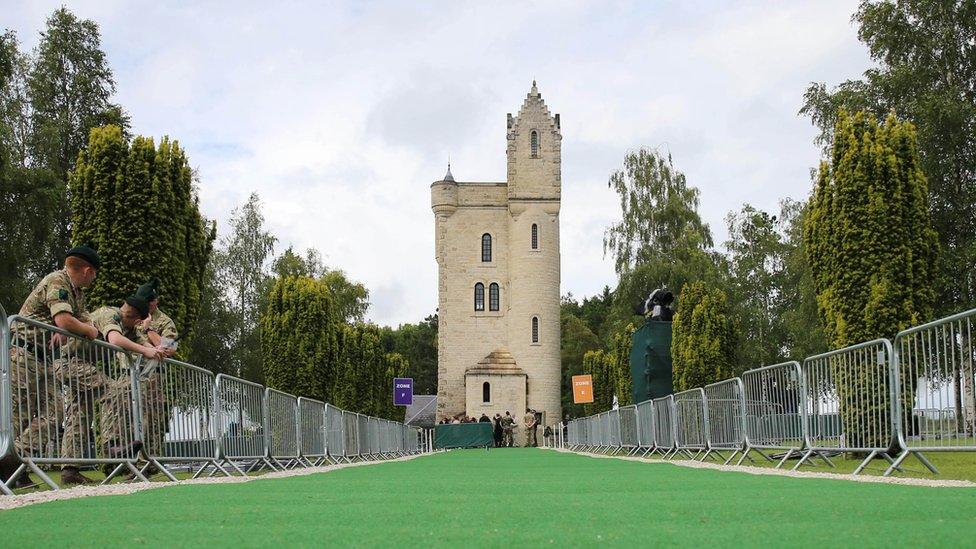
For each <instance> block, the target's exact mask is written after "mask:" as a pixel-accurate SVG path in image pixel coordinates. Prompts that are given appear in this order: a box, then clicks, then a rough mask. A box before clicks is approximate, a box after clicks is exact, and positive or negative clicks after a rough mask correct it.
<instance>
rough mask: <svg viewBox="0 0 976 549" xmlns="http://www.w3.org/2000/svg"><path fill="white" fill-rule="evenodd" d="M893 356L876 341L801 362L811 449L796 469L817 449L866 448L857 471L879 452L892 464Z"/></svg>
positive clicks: (884, 341)
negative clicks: (890, 451)
mask: <svg viewBox="0 0 976 549" xmlns="http://www.w3.org/2000/svg"><path fill="white" fill-rule="evenodd" d="M893 354H894V353H893V352H892V347H891V343H890V342H889V341H888V340H887V339H876V340H873V341H867V342H865V343H859V344H857V345H851V346H850V347H845V348H843V349H838V350H836V351H830V352H829V353H823V354H820V355H816V356H812V357H810V358H808V359H806V360H805V361H803V381H804V388H805V391H804V393H805V394H804V402H803V404H804V405H803V412H804V414H805V417H806V420H805V422H804V425H805V426H806V440H807V442H806V447H807V451H806V453H805V454H804V455H803V457H802V458H801V459H800V461H798V462H797V464H796V466H795V467H794V469H795V468H798V467H799V466H800V465H802V464H803V462H804V461H805V460H806V459H808V458H809V457H810V456H811V455H812V454H813V453H815V452H824V451H831V450H835V451H840V452H867V454H868V455H867V457H865V458H864V460H863V461H862V462H861V464H860V465H858V467H857V468H856V469H855V470H854V474H855V475H856V474H858V473H860V472H861V471H862V470H863V469H864V467H866V466H867V464H868V463H869V462H870V461H871V460H872V459H874V457H875V456H878V455H880V456H881V457H883V458H885V459H887V460H888V461H889V462H890V463H893V462H894V458H892V457H891V456H889V454H888V450H889V448H891V447H892V446H893V444H896V443H897V438H896V436H895V429H894V425H893V424H894V421H895V419H894V414H893V407H892V398H891V391H892V389H893V387H894V380H893V379H892V378H893V375H892V374H893V370H894V368H893V367H892V366H893V363H894V357H893ZM841 403H843V405H842V404H841ZM821 455H822V454H821ZM823 457H824V459H827V458H826V456H823Z"/></svg>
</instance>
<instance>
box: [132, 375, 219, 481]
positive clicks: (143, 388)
mask: <svg viewBox="0 0 976 549" xmlns="http://www.w3.org/2000/svg"><path fill="white" fill-rule="evenodd" d="M215 382H216V376H214V374H213V372H211V371H209V370H204V369H203V368H198V367H197V366H194V365H192V364H187V363H185V362H180V361H178V360H173V359H166V360H164V361H149V362H146V363H143V368H142V369H141V371H140V375H139V389H140V390H139V408H140V415H141V416H142V433H143V435H142V438H143V452H144V453H145V454H146V456H148V463H147V465H146V466H145V467H144V468H143V470H142V472H143V474H145V473H146V472H148V471H149V470H150V466H155V467H156V468H157V469H158V470H159V471H160V472H161V473H163V474H164V475H166V477H167V478H168V479H170V480H173V481H175V480H176V477H175V476H174V475H173V473H172V471H170V470H169V468H168V467H167V466H174V465H178V464H190V465H192V464H196V463H200V464H202V466H201V467H200V469H199V471H203V469H205V468H206V467H208V466H212V467H213V468H214V470H215V471H219V472H221V473H223V474H225V475H229V473H228V472H227V471H226V470H225V469H223V468H222V467H221V466H220V464H219V463H218V462H217V460H216V456H217V437H216V430H215V428H214V427H215V426H214V423H215V421H216V418H215V417H214V409H215V402H214V398H215V395H214V385H215Z"/></svg>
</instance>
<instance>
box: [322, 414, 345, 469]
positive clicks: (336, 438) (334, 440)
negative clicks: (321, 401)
mask: <svg viewBox="0 0 976 549" xmlns="http://www.w3.org/2000/svg"><path fill="white" fill-rule="evenodd" d="M325 432H326V441H325V451H326V454H328V459H329V461H331V462H333V463H339V462H340V461H348V458H347V457H346V422H345V420H344V419H343V416H342V410H340V409H339V408H336V407H335V406H333V405H331V404H326V405H325Z"/></svg>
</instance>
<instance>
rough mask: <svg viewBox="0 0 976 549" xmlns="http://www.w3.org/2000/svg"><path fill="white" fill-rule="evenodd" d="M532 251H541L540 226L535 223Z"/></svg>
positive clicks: (533, 226) (533, 225)
mask: <svg viewBox="0 0 976 549" xmlns="http://www.w3.org/2000/svg"><path fill="white" fill-rule="evenodd" d="M532 249H533V250H538V249H539V226H538V225H536V224H535V223H533V224H532Z"/></svg>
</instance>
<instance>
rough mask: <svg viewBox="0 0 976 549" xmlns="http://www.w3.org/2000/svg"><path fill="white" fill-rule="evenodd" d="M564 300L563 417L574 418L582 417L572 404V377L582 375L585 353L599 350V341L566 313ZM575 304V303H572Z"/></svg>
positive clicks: (581, 412) (572, 316)
mask: <svg viewBox="0 0 976 549" xmlns="http://www.w3.org/2000/svg"><path fill="white" fill-rule="evenodd" d="M565 303H566V300H564V306H563V313H562V315H561V319H560V321H561V323H562V327H561V335H562V344H561V345H560V359H561V362H562V409H563V415H568V416H569V417H572V418H575V417H580V416H582V415H583V406H582V405H580V404H573V386H572V377H573V376H576V375H581V374H583V373H584V372H583V360H584V357H585V356H586V354H587V353H589V352H590V351H595V350H597V349H600V347H601V345H600V340H599V338H597V336H596V335H595V334H594V333H593V331H592V330H590V328H589V327H588V326H587V325H586V323H585V322H583V320H581V319H580V318H579V317H577V316H576V315H574V314H573V313H570V312H568V311H566V309H567V307H566V306H565ZM574 303H575V302H574Z"/></svg>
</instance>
